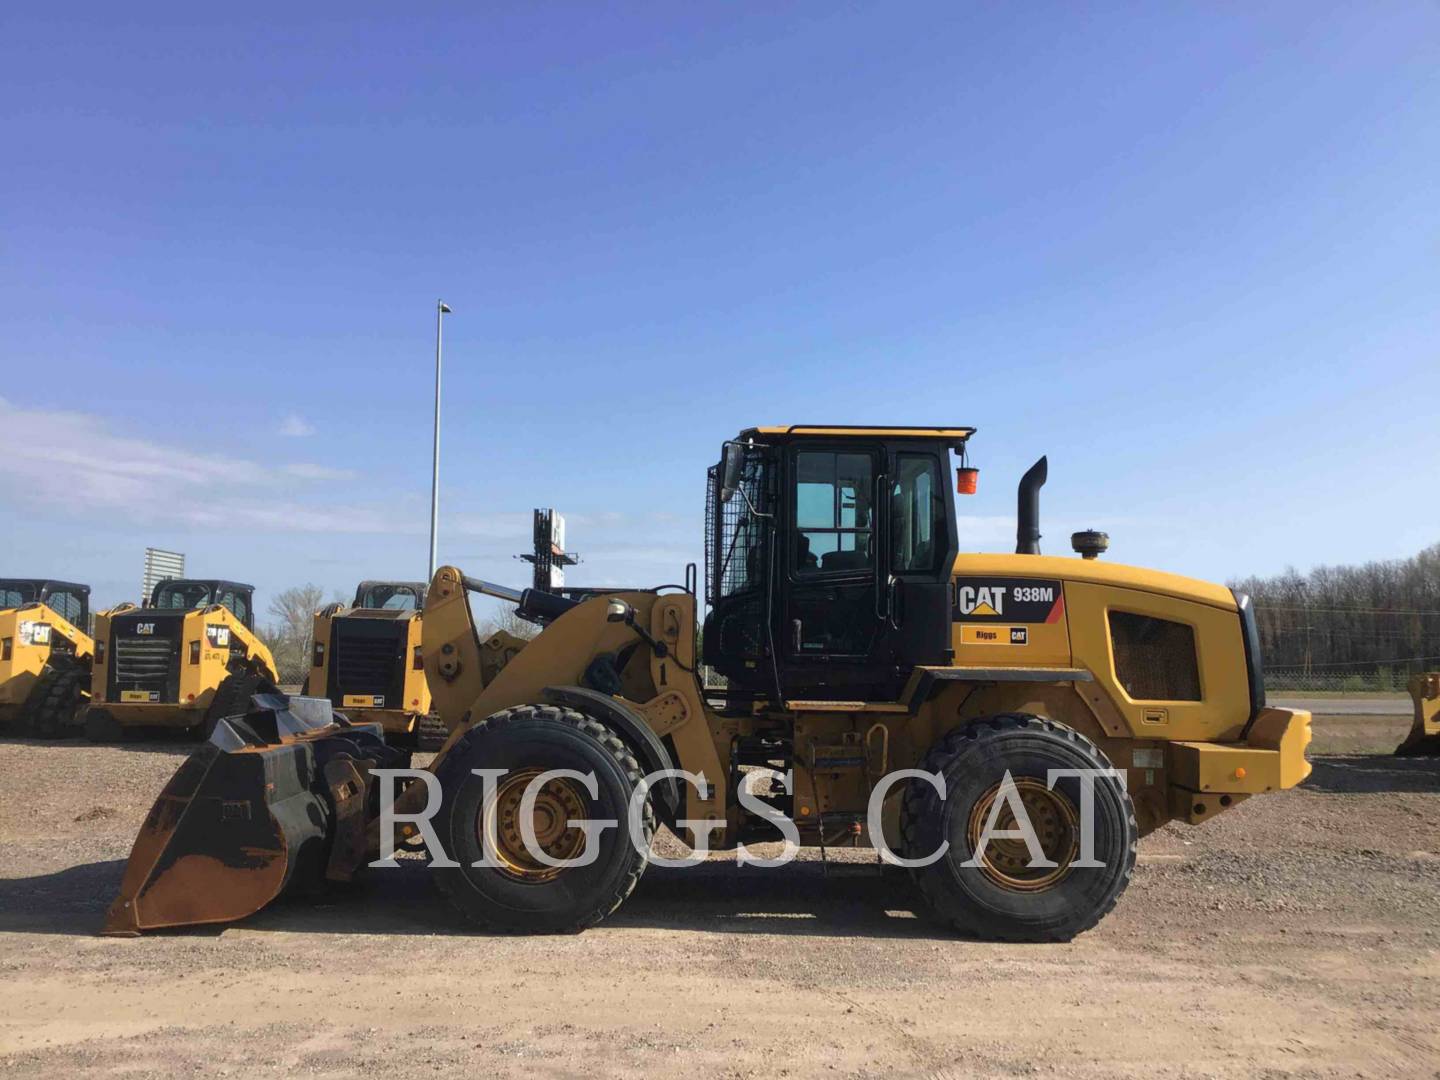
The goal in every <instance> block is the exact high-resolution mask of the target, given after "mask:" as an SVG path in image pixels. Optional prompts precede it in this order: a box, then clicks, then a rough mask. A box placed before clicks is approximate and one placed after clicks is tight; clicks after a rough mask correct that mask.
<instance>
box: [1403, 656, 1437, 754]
mask: <svg viewBox="0 0 1440 1080" xmlns="http://www.w3.org/2000/svg"><path fill="white" fill-rule="evenodd" d="M1409 690H1410V700H1411V701H1413V702H1414V703H1415V724H1414V726H1413V727H1411V729H1410V734H1409V735H1407V736H1405V741H1404V742H1402V743H1401V744H1400V745H1399V746H1397V747H1396V748H1395V756H1396V757H1440V672H1435V671H1431V672H1428V673H1427V674H1424V675H1416V676H1414V677H1413V678H1412V679H1411V680H1410V686H1409Z"/></svg>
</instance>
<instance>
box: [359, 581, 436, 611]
mask: <svg viewBox="0 0 1440 1080" xmlns="http://www.w3.org/2000/svg"><path fill="white" fill-rule="evenodd" d="M427 588H428V586H427V585H426V583H425V582H423V581H362V582H361V583H360V584H359V586H358V587H357V588H356V589H355V603H353V604H352V605H350V606H351V607H357V608H365V609H367V610H370V611H419V610H421V609H422V608H424V607H425V590H426V589H427Z"/></svg>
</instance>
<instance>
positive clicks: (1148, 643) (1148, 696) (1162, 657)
mask: <svg viewBox="0 0 1440 1080" xmlns="http://www.w3.org/2000/svg"><path fill="white" fill-rule="evenodd" d="M1110 642H1111V646H1112V648H1113V649H1114V650H1115V675H1116V677H1117V678H1118V679H1119V680H1120V685H1121V686H1122V687H1124V689H1125V692H1126V693H1127V694H1129V695H1130V696H1131V697H1132V698H1134V699H1135V700H1136V701H1199V700H1200V670H1199V667H1198V665H1197V663H1196V659H1195V631H1194V630H1193V629H1191V628H1190V627H1189V626H1187V625H1186V624H1185V623H1178V622H1171V621H1170V620H1169V619H1156V618H1153V617H1151V616H1149V615H1135V614H1132V613H1130V612H1128V611H1112V612H1111V613H1110Z"/></svg>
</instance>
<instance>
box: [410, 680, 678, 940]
mask: <svg viewBox="0 0 1440 1080" xmlns="http://www.w3.org/2000/svg"><path fill="white" fill-rule="evenodd" d="M476 768H487V769H504V770H506V775H505V776H502V777H500V779H499V781H498V783H497V784H495V785H494V787H495V790H494V792H492V794H493V796H494V797H493V798H491V799H490V801H489V802H488V804H487V802H486V791H485V789H484V784H483V782H482V780H481V778H480V777H479V776H476V775H474V773H472V772H471V770H472V769H476ZM549 769H574V770H576V771H577V772H580V773H582V774H590V775H593V776H594V777H595V779H596V791H597V794H596V795H591V794H590V792H589V791H588V790H587V789H586V787H585V786H584V785H583V784H579V783H577V782H572V781H566V780H559V781H551V783H549V784H546V785H545V787H544V788H543V789H542V792H541V793H542V795H544V796H547V797H548V803H549V804H550V805H552V806H553V807H554V808H557V809H559V811H560V814H552V815H549V818H551V819H555V820H559V821H560V822H562V823H563V821H566V820H577V819H581V818H583V819H585V820H588V821H596V820H598V819H607V818H608V819H613V820H614V821H616V822H617V824H616V825H613V826H609V827H607V828H605V829H604V830H603V831H602V832H600V833H599V834H598V836H597V837H593V838H591V839H586V840H585V841H584V843H583V845H582V846H581V847H579V848H578V849H576V848H573V847H570V846H569V842H570V841H571V840H573V839H574V838H575V837H576V836H577V835H578V832H579V831H578V830H574V829H565V828H563V825H562V827H558V828H557V829H556V831H555V833H554V848H555V849H556V850H550V851H549V854H550V855H551V856H552V857H554V858H577V857H580V855H581V854H583V853H585V852H586V850H587V849H588V847H589V845H590V844H591V843H595V844H597V845H598V849H599V850H598V852H597V853H596V855H595V860H594V861H593V862H592V863H590V864H589V865H588V866H576V867H566V868H564V869H560V870H558V871H552V870H551V869H549V868H547V867H545V866H543V865H541V864H538V863H537V864H534V865H530V866H526V865H525V864H524V863H525V858H526V856H524V855H523V854H519V853H518V852H517V849H516V848H514V847H513V846H508V844H507V840H506V839H505V835H507V834H513V833H514V831H515V829H516V828H517V827H518V826H517V825H516V824H515V822H516V820H517V819H516V814H517V811H515V809H514V803H513V798H514V797H516V796H515V795H514V794H511V792H512V791H513V792H518V791H519V790H520V789H521V788H523V786H524V777H525V775H526V774H527V772H538V771H539V770H549ZM643 776H644V772H643V770H642V769H641V767H640V764H639V762H638V761H637V760H636V758H635V755H634V753H633V752H632V751H631V750H630V748H629V747H628V746H626V745H625V743H624V742H623V741H622V740H621V739H620V737H619V736H618V735H616V734H615V733H614V732H613V731H611V730H610V729H609V728H608V727H606V726H605V725H604V724H601V723H600V722H599V721H597V720H594V719H592V718H591V717H588V716H586V715H584V714H583V713H580V712H577V711H575V710H574V709H565V708H560V707H557V706H553V705H521V706H518V707H516V708H512V709H505V710H503V711H501V712H498V713H496V714H495V715H494V716H492V717H490V718H489V719H487V720H484V721H482V722H481V723H479V724H476V725H475V726H474V727H473V728H471V729H470V730H469V731H468V732H466V733H465V735H464V736H463V737H462V738H461V739H460V740H459V741H458V742H457V743H456V744H455V746H454V747H453V748H452V749H451V750H450V752H449V753H448V754H447V755H446V756H445V759H444V761H443V763H442V764H441V767H440V770H439V777H440V783H441V788H442V791H443V795H442V798H443V805H442V809H441V811H440V813H439V814H438V815H437V816H436V819H435V821H436V825H437V827H438V831H439V836H440V838H441V841H442V842H443V843H444V845H445V850H446V853H447V854H448V856H449V857H450V858H451V859H453V860H455V861H456V862H458V863H459V864H460V865H459V866H457V867H436V868H435V870H434V872H435V875H436V878H435V880H436V883H437V885H438V886H439V888H440V891H441V892H442V893H443V894H444V895H445V896H446V897H447V898H448V899H449V901H450V902H451V903H452V904H454V905H455V907H456V908H457V909H459V911H460V912H461V913H462V914H464V915H465V916H466V917H467V918H469V919H471V920H473V921H475V922H477V923H479V924H480V925H482V926H484V927H486V928H487V929H491V930H501V931H507V932H516V933H548V934H556V933H577V932H579V931H581V930H584V929H586V928H588V927H591V926H594V925H595V924H596V923H598V922H600V921H601V920H602V919H604V918H605V916H607V915H609V914H610V913H611V912H612V911H614V910H615V909H616V908H617V907H619V906H620V904H621V903H622V902H623V901H624V900H625V898H626V897H627V896H629V895H630V893H631V892H632V891H634V889H635V886H636V884H637V883H638V882H639V880H640V875H641V874H642V873H644V871H645V867H646V866H647V865H648V862H649V855H650V843H651V841H652V840H653V838H654V835H655V812H654V808H653V807H652V805H651V800H649V799H647V800H646V801H645V805H644V809H643V812H642V814H641V822H640V824H641V833H642V837H643V849H638V848H637V845H636V844H633V843H631V840H630V835H629V830H628V828H627V825H626V822H627V814H628V810H629V804H630V798H631V796H632V794H633V793H634V791H635V789H636V787H638V786H639V784H640V781H641V780H642V778H643ZM512 780H513V781H514V785H515V786H514V788H513V789H512V788H509V787H507V784H509V783H510V782H511V781H512ZM552 785H560V787H559V789H558V790H552ZM567 808H568V809H567ZM543 816H544V815H542V812H541V810H540V807H539V806H538V804H537V813H536V818H537V819H542V817H543ZM487 819H493V820H495V821H496V823H497V826H496V827H497V837H498V841H497V847H498V848H499V849H500V855H501V857H500V859H498V860H496V861H497V862H498V863H500V865H496V866H472V865H471V864H472V863H473V862H476V861H477V860H479V859H481V858H482V856H483V855H484V850H483V848H482V845H481V842H480V833H481V825H482V822H483V821H485V820H487ZM502 830H504V832H502ZM536 831H537V835H540V837H541V844H542V847H547V848H548V847H549V845H548V844H547V841H546V836H548V835H550V834H541V833H540V828H539V827H538V826H537V830H536ZM567 848H568V850H563V853H562V851H561V850H560V849H567ZM512 859H513V860H515V861H511V860H512Z"/></svg>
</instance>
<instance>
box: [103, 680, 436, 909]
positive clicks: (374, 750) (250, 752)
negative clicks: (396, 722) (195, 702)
mask: <svg viewBox="0 0 1440 1080" xmlns="http://www.w3.org/2000/svg"><path fill="white" fill-rule="evenodd" d="M254 705H255V708H254V709H252V711H251V712H249V713H247V714H246V715H245V716H244V717H243V718H241V717H232V718H230V719H227V720H222V721H221V722H220V723H219V724H217V725H216V728H215V733H214V735H213V736H212V737H211V740H210V741H209V742H207V743H206V744H205V745H203V746H201V747H200V748H199V749H198V750H196V751H195V752H194V753H193V754H191V755H190V757H189V758H188V759H187V760H186V761H185V763H184V764H183V765H181V766H180V768H179V769H178V770H177V771H176V773H175V775H174V776H173V777H171V779H170V782H169V783H168V784H166V785H165V790H164V791H162V792H161V793H160V797H159V798H158V799H157V800H156V801H155V805H154V806H153V807H152V808H151V810H150V813H149V815H148V816H147V817H146V819H145V823H144V825H143V826H141V829H140V835H139V836H138V837H137V838H136V840H135V845H134V847H133V848H132V850H131V852H130V861H129V863H128V864H127V865H126V867H125V874H124V877H123V879H122V881H121V884H120V892H119V895H118V896H117V897H116V898H115V901H114V903H113V904H111V906H110V910H109V912H108V913H107V914H106V917H105V923H104V926H103V927H102V929H101V933H103V934H110V935H123V936H133V935H135V934H138V933H139V932H140V931H142V930H153V929H157V928H160V927H166V926H189V925H196V924H204V923H223V922H232V921H234V920H236V919H243V918H245V917H246V916H247V915H252V914H254V913H255V912H257V911H259V910H260V909H261V908H263V907H265V905H267V904H269V903H270V902H271V901H272V900H274V899H275V898H276V897H278V896H280V895H281V894H283V893H285V892H287V891H296V890H299V889H302V888H319V887H320V886H321V885H322V884H323V882H324V880H325V879H326V878H327V877H330V878H337V879H342V880H343V879H346V878H348V877H349V876H350V875H351V874H352V873H353V870H354V867H355V866H356V865H359V863H360V862H361V861H363V857H364V848H365V843H366V834H365V826H366V823H367V821H368V817H369V814H368V812H367V811H368V803H369V802H370V800H369V798H368V795H369V792H370V783H369V771H370V769H371V768H372V767H377V766H378V767H383V768H402V767H406V766H408V765H409V757H410V755H409V753H408V752H406V751H403V750H396V749H394V748H392V747H387V746H386V745H385V741H384V736H383V733H382V732H381V731H380V730H379V729H378V727H377V726H376V725H350V724H349V723H348V722H347V721H346V720H345V719H344V718H343V717H340V716H338V715H332V714H331V712H330V703H329V702H328V701H324V700H323V699H322V700H317V699H302V698H287V697H285V695H279V694H257V695H255V698H254ZM337 823H338V824H339V826H340V827H339V829H338V831H337Z"/></svg>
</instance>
